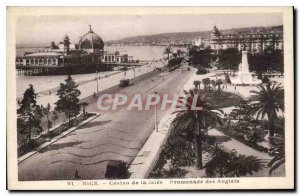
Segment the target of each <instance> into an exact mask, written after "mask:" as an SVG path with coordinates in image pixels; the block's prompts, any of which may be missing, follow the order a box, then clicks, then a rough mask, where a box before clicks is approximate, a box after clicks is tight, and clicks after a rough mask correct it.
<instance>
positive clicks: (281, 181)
mask: <svg viewBox="0 0 300 196" xmlns="http://www.w3.org/2000/svg"><path fill="white" fill-rule="evenodd" d="M7 23H8V24H7V29H8V33H9V34H8V35H7V58H8V61H7V81H8V82H7V93H8V94H7V101H8V102H9V103H8V109H7V115H8V118H9V119H8V121H7V126H8V128H7V134H8V137H7V142H8V146H7V152H8V154H7V155H8V159H9V160H8V165H7V167H8V184H9V186H8V187H9V189H12V190H14V189H16V190H18V189H78V188H82V189H91V190H94V189H98V190H99V189H100V190H104V189H110V190H114V189H127V190H136V189H140V190H142V189H160V190H162V189H165V190H169V189H227V188H230V189H277V188H287V189H292V188H294V181H293V179H294V102H293V101H294V90H293V88H294V87H293V85H294V83H293V81H294V78H293V77H294V71H293V70H294V62H293V26H292V24H293V7H227V8H226V7H218V8H209V7H194V8H188V7H186V8H183V7H182V8H171V7H164V8H162V7H154V8H151V9H150V8H146V7H134V8H132V7H131V8H130V7H127V8H126V7H122V8H121V7H82V8H80V7H76V8H72V7H43V8H42V7H26V8H25V7H8V9H7ZM35 183H41V184H39V188H37V186H35Z"/></svg>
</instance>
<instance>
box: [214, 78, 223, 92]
mask: <svg viewBox="0 0 300 196" xmlns="http://www.w3.org/2000/svg"><path fill="white" fill-rule="evenodd" d="M221 84H223V81H222V80H221V79H218V80H217V81H216V85H217V86H218V91H219V92H221Z"/></svg>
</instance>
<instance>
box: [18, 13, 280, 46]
mask: <svg viewBox="0 0 300 196" xmlns="http://www.w3.org/2000/svg"><path fill="white" fill-rule="evenodd" d="M282 24H283V19H282V14H210V15H195V14H190V15H187V14H185V15H113V16H108V15H97V16H38V17H35V16H22V17H20V18H18V20H17V29H16V41H17V44H29V43H50V42H51V41H55V42H56V43H57V42H60V41H62V39H63V37H64V35H66V34H67V35H68V36H69V38H70V39H71V42H72V43H77V42H78V41H79V38H80V36H81V35H83V34H85V33H87V32H88V30H89V26H88V25H91V26H92V29H93V31H94V32H95V33H97V34H99V35H100V37H102V39H103V40H104V41H109V40H116V39H121V38H125V37H130V36H137V35H151V34H159V33H170V32H193V31H207V30H212V28H213V26H214V25H216V26H217V27H218V28H219V29H220V30H222V29H230V28H240V27H254V26H273V25H282Z"/></svg>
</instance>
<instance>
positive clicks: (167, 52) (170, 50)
mask: <svg viewBox="0 0 300 196" xmlns="http://www.w3.org/2000/svg"><path fill="white" fill-rule="evenodd" d="M163 54H166V55H167V56H168V62H169V61H170V54H172V48H171V47H170V46H169V47H167V48H165V50H164V51H163Z"/></svg>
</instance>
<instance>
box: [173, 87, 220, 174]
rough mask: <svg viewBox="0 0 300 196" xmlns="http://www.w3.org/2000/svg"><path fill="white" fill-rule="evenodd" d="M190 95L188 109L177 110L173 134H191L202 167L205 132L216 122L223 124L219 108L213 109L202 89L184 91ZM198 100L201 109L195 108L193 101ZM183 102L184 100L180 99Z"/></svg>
mask: <svg viewBox="0 0 300 196" xmlns="http://www.w3.org/2000/svg"><path fill="white" fill-rule="evenodd" d="M184 92H185V94H186V95H187V96H188V97H187V101H186V109H183V110H180V111H177V112H176V113H178V115H177V116H176V118H175V119H174V121H173V123H172V125H173V129H172V134H175V135H176V134H180V133H182V134H185V135H189V137H190V138H193V140H194V141H195V149H196V164H195V166H196V168H197V169H201V168H202V167H203V164H202V144H203V140H204V138H205V134H206V132H207V130H208V128H209V127H211V126H214V125H216V124H221V123H222V120H221V118H220V116H219V115H220V113H219V112H218V111H217V110H212V107H211V106H210V105H209V103H207V102H206V98H205V97H206V95H205V93H203V92H202V91H200V92H199V93H198V89H194V90H190V91H189V92H187V91H184ZM194 99H195V100H196V104H195V105H196V107H202V109H201V110H193V109H192V107H191V105H192V104H191V103H192V101H193V100H194ZM179 102H180V103H183V102H182V101H179Z"/></svg>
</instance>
